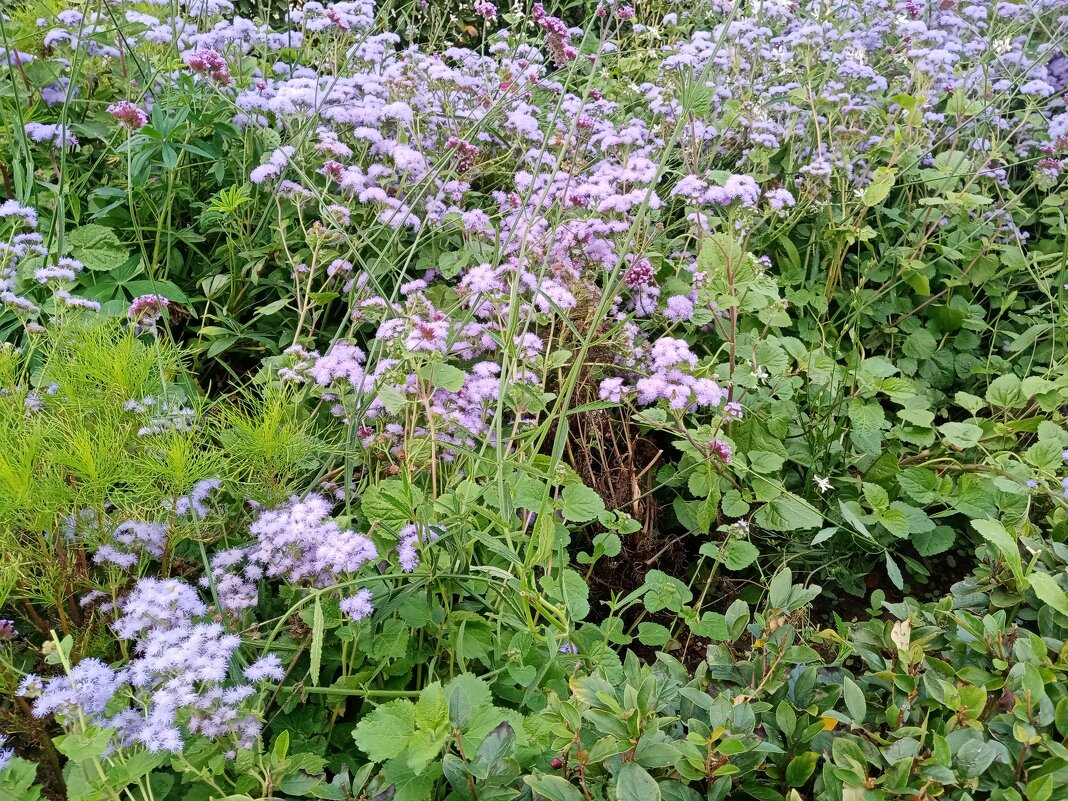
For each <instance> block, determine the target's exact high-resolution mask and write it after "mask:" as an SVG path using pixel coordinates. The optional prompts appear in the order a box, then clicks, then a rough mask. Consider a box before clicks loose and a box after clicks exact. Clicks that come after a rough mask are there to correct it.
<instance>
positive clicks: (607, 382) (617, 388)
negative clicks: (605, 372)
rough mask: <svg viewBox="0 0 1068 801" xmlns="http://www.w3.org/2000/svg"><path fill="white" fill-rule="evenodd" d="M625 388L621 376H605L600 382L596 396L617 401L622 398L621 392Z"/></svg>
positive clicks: (624, 390) (613, 401)
mask: <svg viewBox="0 0 1068 801" xmlns="http://www.w3.org/2000/svg"><path fill="white" fill-rule="evenodd" d="M626 389H627V388H626V387H625V386H624V385H623V379H622V378H606V379H604V380H603V381H602V382H601V387H600V392H599V393H598V396H599V397H600V399H601V400H604V401H611V402H612V403H619V402H620V401H621V400H623V393H624V392H626Z"/></svg>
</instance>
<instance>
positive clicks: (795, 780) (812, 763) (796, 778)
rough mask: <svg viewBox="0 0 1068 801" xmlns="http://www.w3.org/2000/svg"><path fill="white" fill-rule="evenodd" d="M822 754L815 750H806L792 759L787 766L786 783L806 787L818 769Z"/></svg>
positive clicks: (791, 785)
mask: <svg viewBox="0 0 1068 801" xmlns="http://www.w3.org/2000/svg"><path fill="white" fill-rule="evenodd" d="M819 758H820V755H819V754H817V753H816V752H815V751H806V752H805V753H803V754H798V755H797V756H795V757H794V758H793V759H791V760H790V764H789V765H787V766H786V783H787V784H788V785H789V786H790V787H804V786H805V784H807V783H808V780H809V779H810V778H811V777H812V774H813V773H814V772H815V771H816V763H817V762H818V761H819Z"/></svg>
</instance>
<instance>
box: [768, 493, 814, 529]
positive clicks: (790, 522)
mask: <svg viewBox="0 0 1068 801" xmlns="http://www.w3.org/2000/svg"><path fill="white" fill-rule="evenodd" d="M753 521H754V522H755V523H756V525H757V526H759V527H760V528H762V529H765V530H766V531H796V530H798V529H806V528H816V527H817V526H821V525H822V524H823V516H822V515H820V513H819V512H817V511H816V509H815V508H814V507H813V506H812V504H810V503H809V502H808V501H806V500H804V499H802V498H800V497H798V496H797V495H794V494H793V493H790V492H788V493H785V494H783V495H782V496H780V497H778V498H776V499H775V500H773V501H770V502H768V503H766V504H764V505H763V506H761V507H760V508H759V509H757V511H756V514H755V515H754V516H753Z"/></svg>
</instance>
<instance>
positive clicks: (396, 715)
mask: <svg viewBox="0 0 1068 801" xmlns="http://www.w3.org/2000/svg"><path fill="white" fill-rule="evenodd" d="M414 731H415V704H413V703H412V702H411V701H409V700H408V699H407V698H400V699H397V700H396V701H390V702H389V703H387V704H383V705H382V706H380V707H378V708H376V709H375V710H374V711H373V712H372V713H371V714H370V715H367V716H366V717H364V719H363V720H361V721H360V722H359V723H358V724H356V728H355V729H354V730H353V732H352V737H353V739H354V740H355V741H356V745H357V746H359V748H360V750H361V751H363V752H364V753H365V754H367V757H368V758H369V759H370V760H371V761H373V762H385V761H386V760H387V759H393V757H395V756H397V755H398V754H400V753H401V752H402V751H403V750H404V749H405V748H406V747H407V746H408V740H410V739H411V737H412V734H413V733H414Z"/></svg>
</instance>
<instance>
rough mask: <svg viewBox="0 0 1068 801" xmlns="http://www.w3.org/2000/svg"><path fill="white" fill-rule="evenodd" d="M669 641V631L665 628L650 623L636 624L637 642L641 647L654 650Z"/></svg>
mask: <svg viewBox="0 0 1068 801" xmlns="http://www.w3.org/2000/svg"><path fill="white" fill-rule="evenodd" d="M670 639H671V629H669V628H668V627H667V626H662V625H660V624H659V623H650V622H648V621H646V622H644V623H639V624H638V640H639V641H640V642H641V643H642V645H648V646H649V647H650V648H656V647H659V646H661V645H664V644H665V643H667V642H668V641H669V640H670Z"/></svg>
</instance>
